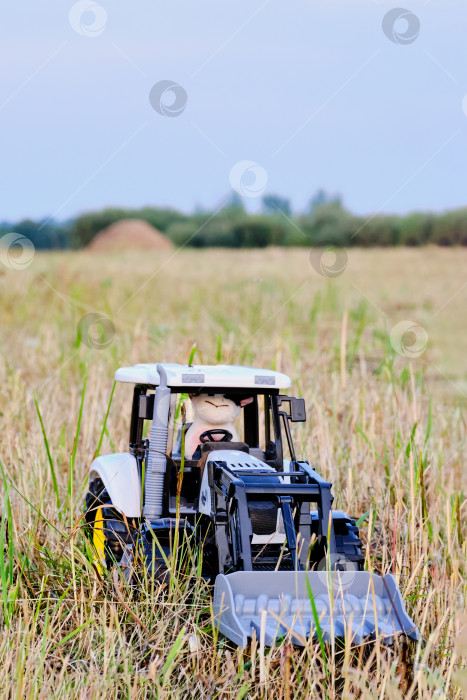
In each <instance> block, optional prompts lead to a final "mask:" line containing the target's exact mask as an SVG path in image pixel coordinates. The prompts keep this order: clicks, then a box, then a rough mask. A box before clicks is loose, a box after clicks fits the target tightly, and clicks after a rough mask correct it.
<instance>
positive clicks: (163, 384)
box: [143, 365, 170, 520]
mask: <svg viewBox="0 0 467 700" xmlns="http://www.w3.org/2000/svg"><path fill="white" fill-rule="evenodd" d="M157 371H158V373H159V386H158V387H157V388H156V393H155V395H154V413H153V417H152V425H151V432H150V436H149V450H148V459H147V464H146V470H145V475H144V506H143V518H146V519H147V520H157V519H158V518H160V517H161V516H162V497H163V491H164V476H165V470H166V466H167V439H168V423H169V410H170V389H169V388H168V387H167V373H166V371H165V369H164V368H163V367H162V365H157Z"/></svg>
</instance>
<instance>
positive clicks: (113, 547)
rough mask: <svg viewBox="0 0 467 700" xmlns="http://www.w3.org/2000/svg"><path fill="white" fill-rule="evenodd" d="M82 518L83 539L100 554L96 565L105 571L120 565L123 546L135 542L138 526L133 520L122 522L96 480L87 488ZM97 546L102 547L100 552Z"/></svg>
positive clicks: (121, 518)
mask: <svg viewBox="0 0 467 700" xmlns="http://www.w3.org/2000/svg"><path fill="white" fill-rule="evenodd" d="M84 518H85V522H86V524H85V533H86V536H87V537H88V539H89V540H90V541H91V543H92V544H93V546H94V548H95V549H96V550H97V551H96V553H97V554H98V555H99V552H100V554H101V556H100V561H98V562H97V563H98V564H100V565H102V566H104V567H105V568H107V569H111V568H112V566H113V565H114V564H119V563H120V561H121V559H122V556H123V552H124V549H125V546H126V545H131V544H133V542H134V539H135V534H136V532H137V530H138V522H137V520H136V519H134V518H128V519H126V518H124V517H123V516H122V514H121V513H120V511H118V510H117V509H116V508H113V507H112V503H111V500H110V496H109V494H108V492H107V490H106V488H105V487H104V484H103V483H102V481H101V479H99V478H97V479H94V480H93V481H92V482H91V483H90V485H89V491H88V493H87V494H86V503H85V507H84ZM98 531H99V533H101V534H98ZM100 542H102V544H103V552H102V550H101V545H100Z"/></svg>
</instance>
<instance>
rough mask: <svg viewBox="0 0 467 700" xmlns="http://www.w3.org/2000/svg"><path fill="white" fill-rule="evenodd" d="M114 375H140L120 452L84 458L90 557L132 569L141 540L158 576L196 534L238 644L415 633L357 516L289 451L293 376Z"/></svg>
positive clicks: (123, 376) (195, 369) (124, 373)
mask: <svg viewBox="0 0 467 700" xmlns="http://www.w3.org/2000/svg"><path fill="white" fill-rule="evenodd" d="M115 378H116V379H117V380H118V381H122V382H131V383H133V384H135V387H134V393H133V407H132V413H131V426H130V444H129V451H128V452H125V453H122V454H111V455H105V456H100V457H98V458H97V459H95V460H94V461H93V463H92V465H91V468H90V474H89V493H88V494H87V497H86V510H85V518H86V522H87V528H88V530H89V531H90V534H91V538H92V540H93V542H94V548H95V551H96V555H97V557H98V565H99V566H101V567H107V568H109V567H112V566H119V567H120V568H121V570H122V572H123V573H124V575H125V576H126V577H127V580H129V581H130V580H133V579H132V576H133V573H132V572H133V571H134V569H135V567H136V562H135V559H136V552H137V551H143V553H144V557H143V559H144V565H145V566H146V567H147V570H148V571H149V572H151V575H153V576H154V577H157V578H158V579H163V577H164V576H167V575H170V572H169V571H167V562H168V561H169V557H170V546H171V543H173V541H174V537H173V535H174V532H175V529H176V528H179V529H182V530H183V531H184V532H186V531H189V532H190V533H192V534H194V535H196V538H197V541H198V542H199V543H202V550H201V551H202V556H203V561H202V564H203V571H202V574H203V576H206V577H209V578H210V579H211V580H212V581H213V582H214V601H213V605H214V613H215V616H216V621H217V624H218V626H219V631H220V633H221V634H223V635H225V636H226V637H228V638H229V639H230V640H231V641H233V642H234V643H236V644H238V645H240V646H242V647H245V646H246V645H247V643H248V641H249V639H250V638H251V636H252V635H253V633H254V632H256V635H257V636H258V638H259V637H260V635H262V639H264V641H265V644H266V645H268V646H270V645H272V644H274V643H275V641H276V640H278V639H281V638H283V637H284V636H287V635H288V637H289V639H291V641H292V642H293V643H295V644H301V645H303V644H305V642H306V639H307V638H308V637H310V636H313V635H317V636H321V635H322V637H323V638H324V639H327V640H332V639H334V638H338V637H340V638H346V639H350V640H351V641H352V642H353V643H355V644H361V643H363V642H364V641H365V640H366V639H368V638H378V639H383V640H384V641H385V642H387V643H391V642H392V640H393V638H394V636H395V635H398V634H401V633H405V634H406V635H407V636H408V637H411V638H412V639H415V640H416V639H418V638H419V632H418V629H417V627H416V625H415V624H414V623H413V622H412V620H411V619H410V617H409V616H408V614H407V612H406V610H405V607H404V603H403V601H402V597H401V594H400V592H399V589H398V587H397V584H396V581H395V579H394V578H393V576H391V575H386V576H383V577H381V576H377V575H375V574H372V573H371V572H369V571H365V570H364V557H363V555H362V551H361V544H362V543H361V541H360V539H359V536H358V528H357V527H356V525H355V522H354V521H353V520H352V519H351V518H349V516H347V515H346V514H345V513H343V512H341V511H333V510H332V509H331V508H332V501H333V497H332V495H331V484H330V483H328V482H327V481H325V480H324V479H323V478H322V477H321V476H320V475H319V474H318V473H317V472H316V471H315V470H314V469H313V468H312V467H311V466H310V465H309V464H308V462H306V461H301V460H298V459H297V457H296V454H295V449H294V444H293V441H292V434H291V430H290V426H291V423H296V422H300V421H305V420H306V415H305V402H304V400H303V399H299V398H294V397H292V396H288V395H286V394H284V393H281V391H283V390H286V389H288V388H289V387H290V379H289V377H287V376H286V375H285V374H281V373H279V372H273V371H270V370H265V369H256V368H248V367H235V366H226V365H216V366H183V365H178V364H157V365H155V364H138V365H135V366H134V367H123V368H121V369H119V370H117V372H116V375H115ZM187 395H189V396H190V399H191V401H192V404H193V406H194V408H195V417H194V420H193V421H191V422H190V421H188V420H186V415H185V414H186V412H185V411H184V410H180V407H181V403H182V402H183V401H184V400H186V399H187V398H188V397H187ZM145 421H152V422H151V427H150V432H149V440H148V439H146V438H145V437H144V435H145V434H146V431H145ZM237 425H238V426H239V431H240V437H239V436H238V433H237V427H236V426H237ZM181 473H182V474H183V479H181V483H180V475H181ZM177 515H178V517H177ZM154 540H156V541H157V547H155V546H154ZM179 541H180V540H179ZM200 546H201V544H200Z"/></svg>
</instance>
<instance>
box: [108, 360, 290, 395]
mask: <svg viewBox="0 0 467 700" xmlns="http://www.w3.org/2000/svg"><path fill="white" fill-rule="evenodd" d="M160 364H162V367H163V368H164V369H165V371H166V372H167V384H168V386H170V387H177V389H185V390H186V391H188V392H189V391H190V389H194V388H203V387H206V388H210V389H212V388H222V389H230V388H231V389H256V390H259V391H261V390H263V391H264V390H268V389H273V390H274V389H288V388H289V387H290V378H289V377H288V376H287V375H286V374H282V373H281V372H273V371H272V370H270V369H259V368H257V367H240V366H237V365H192V366H190V365H178V364H175V363H173V362H164V363H160ZM115 379H116V380H117V381H119V382H130V383H133V384H145V385H148V386H158V385H159V382H160V377H159V373H158V371H157V363H152V364H138V365H134V366H133V367H120V369H118V370H117V371H116V372H115Z"/></svg>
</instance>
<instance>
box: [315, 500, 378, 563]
mask: <svg viewBox="0 0 467 700" xmlns="http://www.w3.org/2000/svg"><path fill="white" fill-rule="evenodd" d="M332 524H333V527H334V537H335V540H336V554H337V558H336V568H337V569H338V570H339V571H349V570H350V571H363V570H364V563H365V557H364V556H363V554H362V541H361V539H360V537H359V533H358V527H357V526H356V524H355V520H352V518H349V516H348V515H345V514H344V513H342V514H339V515H337V516H333V519H332ZM311 532H312V535H313V534H315V535H316V537H317V540H316V544H315V545H314V547H313V549H312V550H311V552H312V559H311V561H312V562H315V563H316V564H318V563H319V562H321V563H322V562H323V561H324V559H325V557H326V553H325V548H324V546H323V544H322V543H321V541H320V537H319V535H318V514H317V513H316V515H315V517H314V518H313V517H312V523H311Z"/></svg>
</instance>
